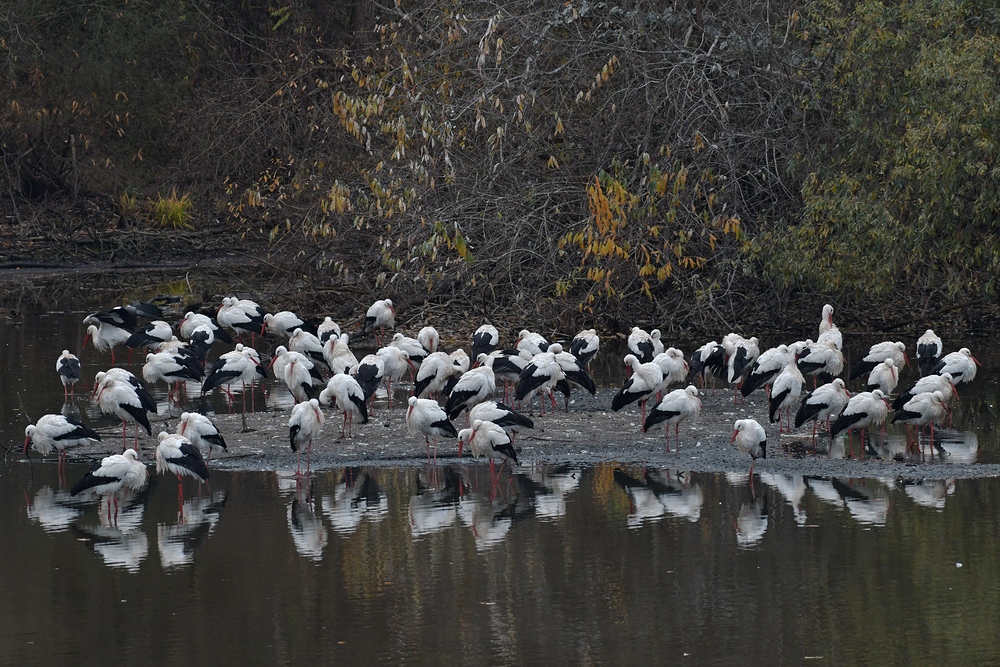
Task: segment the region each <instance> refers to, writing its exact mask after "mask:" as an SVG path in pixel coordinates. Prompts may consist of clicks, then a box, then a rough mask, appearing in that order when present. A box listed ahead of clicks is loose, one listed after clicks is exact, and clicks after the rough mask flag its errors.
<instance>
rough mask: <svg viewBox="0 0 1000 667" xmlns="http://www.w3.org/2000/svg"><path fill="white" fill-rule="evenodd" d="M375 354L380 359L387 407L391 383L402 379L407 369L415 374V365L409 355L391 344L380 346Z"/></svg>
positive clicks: (390, 403)
mask: <svg viewBox="0 0 1000 667" xmlns="http://www.w3.org/2000/svg"><path fill="white" fill-rule="evenodd" d="M375 356H376V357H378V358H379V359H381V360H382V369H383V375H382V379H383V380H384V381H385V391H386V394H388V396H389V407H390V408H391V407H392V383H393V382H399V381H400V380H402V379H403V375H404V374H405V373H406V371H407V369H410V370H412V371H413V374H414V375H416V367H415V366H414V365H413V362H412V361H410V355H408V354H407V353H406V352H405V351H403V350H401V349H399V348H398V347H393V346H392V345H387V346H386V347H380V348H379V349H378V350H376V352H375Z"/></svg>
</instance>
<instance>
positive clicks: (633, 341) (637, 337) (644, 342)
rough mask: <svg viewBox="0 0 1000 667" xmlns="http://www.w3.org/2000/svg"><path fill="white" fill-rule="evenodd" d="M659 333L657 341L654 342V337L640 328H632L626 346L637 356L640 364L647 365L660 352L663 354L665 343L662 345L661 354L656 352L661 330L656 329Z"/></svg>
mask: <svg viewBox="0 0 1000 667" xmlns="http://www.w3.org/2000/svg"><path fill="white" fill-rule="evenodd" d="M654 331H656V333H657V337H656V340H655V341H654V339H653V335H652V334H651V333H649V332H647V331H645V330H644V329H642V328H640V327H632V331H631V332H630V333H629V335H628V339H627V340H626V345H627V346H628V350H629V352H631V353H632V354H633V355H635V358H636V359H638V360H639V363H641V364H646V363H649V362H651V361H652V360H653V357H655V356H656V355H657V354H659V353H660V352H663V343H660V350H659V352H658V351H657V350H656V342H658V341H659V333H660V332H659V329H654Z"/></svg>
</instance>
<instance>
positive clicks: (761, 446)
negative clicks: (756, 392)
mask: <svg viewBox="0 0 1000 667" xmlns="http://www.w3.org/2000/svg"><path fill="white" fill-rule="evenodd" d="M733 442H735V443H736V448H737V449H739V450H740V452H741V453H743V454H749V455H750V472H749V473H748V474H749V475H750V488H751V489H753V467H754V465H756V464H757V459H766V458H767V432H766V431H765V430H764V427H763V426H761V425H760V424H759V423H758V422H757V420H756V419H737V420H736V423H735V424H733V437H732V438H730V440H729V444H730V445H731V444H733Z"/></svg>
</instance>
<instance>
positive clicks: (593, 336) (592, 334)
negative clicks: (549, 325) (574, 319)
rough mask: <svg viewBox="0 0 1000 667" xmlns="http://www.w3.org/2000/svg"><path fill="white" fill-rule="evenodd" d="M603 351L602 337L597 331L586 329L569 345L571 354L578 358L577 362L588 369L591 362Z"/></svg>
mask: <svg viewBox="0 0 1000 667" xmlns="http://www.w3.org/2000/svg"><path fill="white" fill-rule="evenodd" d="M600 349H601V337H600V336H598V335H597V330H596V329H584V330H583V331H581V332H580V333H578V334H577V335H575V336H573V340H572V341H570V344H569V353H570V354H572V355H573V356H574V357H576V362H577V363H578V364H580V365H581V366H583V367H584V368H586V367H587V366H589V364H590V360H591V359H593V358H594V357H595V356H597V353H598V351H599V350H600Z"/></svg>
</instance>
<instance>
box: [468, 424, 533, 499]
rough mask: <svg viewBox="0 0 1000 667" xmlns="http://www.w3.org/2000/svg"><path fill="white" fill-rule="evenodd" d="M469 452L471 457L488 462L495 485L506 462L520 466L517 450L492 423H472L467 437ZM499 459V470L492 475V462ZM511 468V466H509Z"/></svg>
mask: <svg viewBox="0 0 1000 667" xmlns="http://www.w3.org/2000/svg"><path fill="white" fill-rule="evenodd" d="M464 431H465V429H463V432H464ZM468 444H469V451H471V452H472V456H474V457H477V458H478V457H480V456H485V457H487V458H488V459H489V461H490V478H491V479H492V480H493V483H494V484H496V483H497V482H498V481H499V477H500V473H502V472H503V467H504V465H505V464H507V463H508V462H512V463H513V465H520V463H519V462H518V460H517V450H515V449H514V444H513V443H512V442H511V439H510V436H509V435H508V434H507V432H506V431H504V430H503V428H501V427H500V426H497V425H496V424H494V423H493V422H490V421H483V420H481V419H477V420H476V421H474V422H472V433H470V434H469V435H468ZM494 459H500V469H499V470H497V471H496V472H495V473H494V465H493V460H494ZM511 467H513V466H511Z"/></svg>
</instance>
